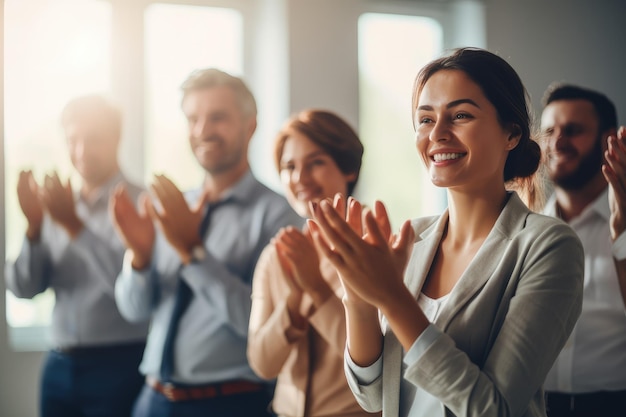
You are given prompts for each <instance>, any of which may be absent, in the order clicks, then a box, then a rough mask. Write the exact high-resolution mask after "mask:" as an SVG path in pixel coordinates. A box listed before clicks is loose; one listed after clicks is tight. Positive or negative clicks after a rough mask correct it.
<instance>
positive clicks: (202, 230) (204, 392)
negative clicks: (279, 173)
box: [113, 68, 302, 417]
mask: <svg viewBox="0 0 626 417" xmlns="http://www.w3.org/2000/svg"><path fill="white" fill-rule="evenodd" d="M182 92H183V98H182V103H181V106H182V111H183V113H184V114H185V117H186V118H187V122H188V127H189V145H190V146H191V150H192V151H193V154H194V156H195V157H196V160H197V162H198V164H200V166H202V168H203V169H204V171H205V175H204V178H202V179H201V184H200V185H199V187H198V188H196V189H193V190H190V191H188V192H186V193H184V194H183V193H182V192H181V191H180V190H179V189H178V187H176V185H175V184H174V183H173V182H172V181H170V180H169V179H168V178H167V177H165V176H163V175H157V176H155V178H154V182H153V183H152V185H151V187H150V190H151V193H152V196H153V198H154V200H151V199H149V198H147V197H145V198H143V199H142V201H143V203H141V204H140V207H141V210H140V211H137V210H136V209H135V207H134V206H133V205H132V204H130V201H129V199H128V197H127V196H126V194H125V193H124V192H123V190H120V192H119V193H118V194H116V195H115V198H114V204H113V212H114V218H115V221H116V226H117V228H118V230H119V231H120V233H121V234H122V236H123V237H124V241H125V243H126V245H127V247H128V252H127V253H128V257H127V261H126V262H125V264H124V268H123V270H122V272H121V274H120V276H119V278H118V280H117V282H116V288H115V290H116V299H117V303H118V305H119V307H120V310H121V311H122V313H123V314H124V316H125V317H127V318H128V319H129V320H132V321H138V322H145V321H148V320H151V323H152V325H151V327H150V334H149V336H148V343H147V346H146V352H145V355H144V359H143V361H142V363H141V368H140V369H141V372H142V373H143V374H144V375H145V376H146V384H145V385H144V388H143V389H142V391H141V394H140V396H139V398H138V400H137V402H136V405H135V407H134V411H133V416H135V417H161V416H163V417H165V416H167V417H178V416H181V417H182V416H185V417H189V416H208V415H210V416H230V417H238V416H241V417H247V416H264V415H269V412H268V410H267V409H268V406H269V402H270V399H271V385H270V384H268V383H267V382H266V381H263V380H262V379H261V378H259V377H258V376H257V375H255V373H254V372H253V371H252V369H250V366H249V364H248V359H247V357H246V347H247V341H248V321H249V318H250V307H251V300H250V294H251V291H252V277H253V273H254V268H255V265H256V262H257V259H258V257H259V255H260V254H261V252H262V251H263V248H264V247H265V246H266V245H267V244H268V242H269V241H270V239H271V238H272V237H273V236H274V235H275V234H276V233H277V232H278V231H279V230H280V228H281V227H284V226H287V225H290V224H298V225H300V224H302V220H301V219H300V218H299V217H298V216H297V214H296V213H295V212H294V211H293V210H292V209H291V207H289V204H288V203H287V201H286V200H285V198H284V197H283V196H281V195H279V194H277V193H276V192H274V191H272V190H270V189H269V188H268V187H266V186H265V185H263V184H262V183H260V182H259V181H258V180H257V179H256V178H255V177H254V175H253V173H252V171H251V170H250V164H249V161H248V147H249V144H250V140H251V139H252V136H253V134H254V132H255V130H256V117H257V107H256V101H255V99H254V96H253V95H252V93H251V92H250V90H249V89H248V87H247V86H246V84H245V83H244V81H243V80H242V79H240V78H238V77H234V76H232V75H230V74H227V73H225V72H222V71H220V70H217V69H213V68H209V69H202V70H197V71H194V72H192V73H191V74H190V75H189V77H188V78H187V79H186V80H185V81H184V83H183V85H182ZM153 201H154V203H153ZM154 224H156V225H157V228H158V231H159V233H157V229H155V227H154Z"/></svg>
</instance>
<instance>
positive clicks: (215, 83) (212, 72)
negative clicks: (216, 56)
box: [180, 68, 257, 117]
mask: <svg viewBox="0 0 626 417" xmlns="http://www.w3.org/2000/svg"><path fill="white" fill-rule="evenodd" d="M220 86H226V87H229V88H230V89H232V90H233V91H234V92H235V96H236V97H237V102H238V103H239V108H240V110H241V112H242V113H243V114H244V115H246V116H249V117H256V115H257V107H256V100H255V99H254V96H253V95H252V92H250V89H249V88H248V86H247V85H246V84H245V83H244V82H243V80H242V79H241V78H239V77H235V76H232V75H230V74H228V73H226V72H224V71H220V70H218V69H216V68H204V69H198V70H195V71H193V72H192V73H191V74H189V76H188V77H187V79H186V80H185V81H184V82H183V83H182V85H181V86H180V88H181V90H182V91H183V98H182V101H184V100H185V97H187V94H189V93H190V92H192V91H197V90H204V89H207V88H214V87H220Z"/></svg>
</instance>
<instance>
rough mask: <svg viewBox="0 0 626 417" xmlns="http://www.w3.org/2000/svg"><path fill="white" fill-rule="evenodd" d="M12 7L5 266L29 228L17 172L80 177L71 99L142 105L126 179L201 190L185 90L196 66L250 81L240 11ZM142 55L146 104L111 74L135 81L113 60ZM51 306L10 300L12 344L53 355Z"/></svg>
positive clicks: (92, 3) (41, 1)
mask: <svg viewBox="0 0 626 417" xmlns="http://www.w3.org/2000/svg"><path fill="white" fill-rule="evenodd" d="M4 6H5V10H4V30H5V37H4V42H5V48H4V54H5V55H4V73H5V80H4V100H5V101H4V109H5V113H4V122H5V123H4V128H5V130H4V146H5V176H4V182H5V183H4V186H5V190H6V191H5V196H6V197H5V203H6V204H5V219H4V228H5V247H6V259H7V260H9V261H11V260H13V259H14V258H15V257H16V256H17V255H18V253H19V250H20V247H21V244H22V242H23V238H24V231H25V230H26V222H25V219H24V216H23V214H22V212H21V210H20V208H19V204H18V202H17V195H16V185H17V177H18V173H19V171H20V170H21V169H32V170H33V171H34V173H35V177H36V179H38V180H41V179H42V178H43V176H44V175H45V174H46V173H48V172H51V171H52V170H57V171H58V172H59V174H60V175H61V177H62V178H67V177H68V176H71V175H72V172H73V170H72V167H71V163H70V161H69V157H68V155H67V149H66V145H65V139H64V137H63V132H62V129H61V126H60V119H59V118H60V113H61V110H62V109H63V106H64V105H65V104H66V103H67V101H69V100H70V99H71V98H73V97H76V96H78V95H81V94H85V93H92V92H103V93H110V94H113V93H112V92H113V91H117V92H118V95H120V96H121V97H114V98H117V99H120V102H123V103H124V102H125V103H129V102H130V103H133V105H135V104H136V105H135V107H132V108H130V109H127V110H130V113H131V114H124V123H125V127H126V128H128V125H131V124H133V126H136V124H137V120H136V117H137V115H141V116H143V117H144V120H143V121H142V122H141V123H140V125H143V130H142V129H139V130H138V129H134V132H139V133H143V132H145V135H143V134H142V135H141V136H145V137H141V138H137V137H129V138H123V139H124V140H126V139H130V140H132V141H135V142H143V143H140V144H139V146H138V149H141V150H142V151H143V154H141V155H138V154H133V155H123V157H122V167H123V168H124V167H127V168H128V169H129V170H133V171H132V172H127V174H128V175H129V177H131V178H140V179H145V180H146V181H151V179H152V175H153V173H155V172H158V173H164V174H166V175H168V176H170V177H171V178H172V179H173V180H174V181H175V182H176V183H177V185H178V186H179V187H180V188H182V189H187V188H190V187H196V186H198V185H199V183H200V181H201V178H202V172H201V168H199V167H198V164H197V163H196V161H195V160H194V159H193V156H192V154H191V151H190V148H189V142H188V140H187V127H186V122H185V119H184V117H183V114H182V111H181V109H180V98H181V96H180V84H181V83H182V81H183V80H184V79H185V78H186V77H187V75H188V74H189V73H190V72H191V71H192V70H194V69H196V68H205V67H217V68H220V69H222V70H224V71H227V72H230V73H232V74H234V75H242V72H243V22H242V21H243V19H242V16H241V13H240V12H239V11H236V10H233V9H228V8H217V7H201V6H186V5H174V4H164V3H153V4H149V5H148V6H147V7H146V8H145V9H144V10H143V11H142V12H140V13H136V14H134V13H133V12H134V11H135V8H136V7H137V4H136V3H134V4H131V3H129V4H125V3H124V2H109V1H102V0H54V1H50V0H28V1H24V0H5V2H4ZM115 8H118V9H117V10H116V9H115ZM129 11H130V13H129ZM128 16H131V17H128ZM132 16H134V17H132ZM115 19H117V20H115ZM133 19H135V20H133ZM141 26H143V27H144V34H143V35H144V43H143V44H139V43H137V44H136V45H135V44H133V43H132V42H130V43H129V42H126V41H125V42H124V44H123V45H121V44H117V47H118V48H119V49H120V50H115V49H114V48H115V45H116V44H114V43H112V39H116V38H117V39H119V38H123V36H124V34H128V33H135V32H133V30H134V28H135V27H141ZM114 28H115V30H117V31H118V32H116V33H114V32H113V30H114ZM172 34H176V36H172ZM121 49H124V50H123V51H121ZM120 52H121V53H120ZM127 55H129V56H130V57H131V58H128V57H127ZM140 56H144V66H143V67H144V72H143V73H141V72H139V73H138V74H134V75H133V77H134V78H133V79H131V80H130V83H143V84H144V85H143V87H144V88H143V91H144V97H143V101H142V100H136V99H135V98H134V96H133V97H127V96H123V95H124V94H127V95H131V94H133V92H129V91H124V88H123V85H122V84H123V83H128V82H129V80H127V79H122V80H117V79H116V78H115V77H114V75H113V74H117V75H118V77H119V74H122V75H124V76H125V75H126V74H128V73H133V71H132V70H133V68H129V67H128V66H129V65H134V64H135V63H136V62H128V61H126V60H124V59H123V58H122V59H117V60H116V61H113V58H115V57H117V58H120V57H126V58H128V59H136V58H135V57H140ZM112 57H113V58H112ZM122 61H124V62H122ZM139 77H141V78H140V79H138V78H139ZM122 78H123V77H122ZM116 82H117V84H116ZM137 106H142V108H137ZM129 116H133V117H129ZM141 116H140V117H141ZM131 130H132V129H131ZM126 131H128V129H126ZM133 146H134V145H133ZM124 162H126V164H124ZM75 179H76V178H73V180H75ZM53 305H54V294H53V292H52V291H51V290H48V291H46V292H44V293H43V294H40V295H38V296H36V297H35V298H33V299H32V300H22V299H17V298H15V297H14V296H13V294H12V293H10V292H9V291H7V292H6V318H7V323H8V329H9V339H10V342H11V345H12V346H13V347H14V348H15V349H17V350H43V349H45V348H46V347H47V343H48V340H49V338H48V337H49V334H48V325H49V324H50V318H51V311H52V307H53Z"/></svg>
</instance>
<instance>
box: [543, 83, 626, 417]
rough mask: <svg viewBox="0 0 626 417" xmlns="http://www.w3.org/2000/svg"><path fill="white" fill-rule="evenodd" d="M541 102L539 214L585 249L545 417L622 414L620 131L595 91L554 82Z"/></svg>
mask: <svg viewBox="0 0 626 417" xmlns="http://www.w3.org/2000/svg"><path fill="white" fill-rule="evenodd" d="M543 104H544V109H543V112H542V115H541V131H542V136H543V142H542V146H543V148H544V153H545V159H546V166H547V174H548V176H549V178H550V180H551V182H552V184H553V186H554V193H553V194H552V196H551V197H550V198H549V200H548V203H547V205H546V207H545V209H544V213H545V214H548V215H551V216H554V217H558V218H560V219H563V220H564V221H565V222H567V224H569V225H570V226H571V227H572V228H573V229H574V231H575V232H576V234H577V235H578V237H579V238H580V240H581V242H582V244H583V248H584V251H585V285H584V291H583V309H582V313H581V315H580V318H579V319H578V321H577V323H576V326H575V327H574V330H573V331H572V335H571V336H570V339H569V341H568V343H567V344H566V345H565V347H564V348H563V350H562V351H561V354H560V355H559V357H558V358H557V360H556V362H555V363H554V366H553V367H552V369H551V370H550V372H549V373H548V377H547V379H546V382H545V389H546V405H547V409H548V416H549V417H561V416H572V417H574V416H605V417H611V416H615V417H617V416H626V307H625V305H626V233H624V231H625V230H626V129H625V128H624V127H622V128H620V129H619V131H618V128H617V127H618V125H617V113H616V110H615V105H614V104H613V102H612V101H611V100H610V99H609V98H608V97H607V96H606V95H604V94H602V93H600V92H597V91H594V90H590V89H587V88H583V87H580V86H576V85H571V84H563V83H555V84H553V85H551V86H550V87H548V89H547V90H546V92H545V94H544V101H543Z"/></svg>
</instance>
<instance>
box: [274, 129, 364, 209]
mask: <svg viewBox="0 0 626 417" xmlns="http://www.w3.org/2000/svg"><path fill="white" fill-rule="evenodd" d="M355 177H356V175H355V174H344V173H343V172H341V170H340V169H339V167H338V166H337V164H336V163H335V161H334V159H333V158H332V157H331V156H330V155H329V154H328V153H326V151H325V150H324V149H322V148H320V147H319V146H318V145H316V144H315V143H314V142H313V141H311V140H310V139H309V138H308V137H306V136H304V135H303V134H301V133H299V132H294V133H292V134H291V135H290V136H289V137H288V138H287V140H286V141H285V146H284V147H283V153H282V156H281V158H280V179H281V182H282V184H283V187H284V189H285V195H286V197H287V200H288V201H289V204H291V207H293V209H294V210H295V211H296V212H297V213H298V214H299V215H300V216H302V217H305V218H308V217H311V213H310V210H309V202H310V201H319V200H322V199H324V198H327V197H330V198H332V197H334V195H335V194H336V193H343V194H344V195H345V194H346V193H347V190H348V184H349V183H350V182H351V181H354V179H355Z"/></svg>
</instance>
